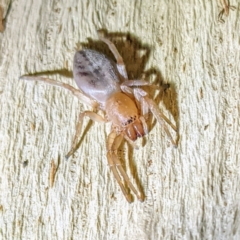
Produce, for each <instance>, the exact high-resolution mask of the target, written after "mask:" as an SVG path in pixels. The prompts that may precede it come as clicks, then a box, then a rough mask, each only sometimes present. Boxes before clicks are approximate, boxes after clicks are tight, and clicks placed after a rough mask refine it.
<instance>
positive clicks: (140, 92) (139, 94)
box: [134, 88, 177, 147]
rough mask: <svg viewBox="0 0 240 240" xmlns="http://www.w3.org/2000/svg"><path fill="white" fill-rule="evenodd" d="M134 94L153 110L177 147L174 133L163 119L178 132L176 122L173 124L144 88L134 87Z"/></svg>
mask: <svg viewBox="0 0 240 240" xmlns="http://www.w3.org/2000/svg"><path fill="white" fill-rule="evenodd" d="M134 95H135V96H136V98H137V99H141V101H142V102H143V103H145V104H146V106H147V107H148V109H149V110H150V111H151V112H152V114H153V115H154V117H155V118H156V119H157V121H158V122H159V123H160V124H161V125H162V126H163V128H164V130H165V132H166V134H167V135H168V137H169V139H170V141H171V143H172V144H173V146H174V147H177V144H176V142H175V141H174V140H173V138H172V135H171V133H170V132H169V130H168V128H167V126H166V124H165V123H164V121H163V120H165V121H166V122H167V123H168V124H169V125H170V126H171V127H172V129H173V130H174V131H176V132H177V128H176V126H174V124H172V123H171V121H170V120H169V119H168V118H167V117H166V116H165V115H164V114H163V113H162V112H161V111H160V110H159V108H158V106H157V104H156V103H155V102H154V101H153V100H152V99H151V98H149V97H148V95H147V93H146V92H145V91H144V90H142V89H140V88H137V89H134Z"/></svg>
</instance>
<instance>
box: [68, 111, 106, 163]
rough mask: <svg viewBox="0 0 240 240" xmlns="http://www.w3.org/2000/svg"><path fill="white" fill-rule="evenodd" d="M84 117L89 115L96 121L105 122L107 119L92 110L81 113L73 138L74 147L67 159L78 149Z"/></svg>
mask: <svg viewBox="0 0 240 240" xmlns="http://www.w3.org/2000/svg"><path fill="white" fill-rule="evenodd" d="M84 117H89V118H90V119H91V120H93V121H95V122H101V123H105V122H106V120H105V119H104V118H103V117H102V116H100V115H98V114H97V113H95V112H91V111H85V112H83V113H80V114H79V119H78V123H77V127H76V133H75V136H74V139H73V143H72V147H71V150H70V151H69V152H68V154H67V155H66V156H65V158H66V159H68V158H69V157H70V156H71V155H72V154H73V153H74V151H75V150H76V147H77V144H78V138H79V136H80V133H81V129H82V123H83V118H84Z"/></svg>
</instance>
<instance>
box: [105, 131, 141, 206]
mask: <svg viewBox="0 0 240 240" xmlns="http://www.w3.org/2000/svg"><path fill="white" fill-rule="evenodd" d="M122 140H123V136H122V135H121V134H120V135H118V136H117V134H116V132H115V131H112V132H111V133H110V134H109V136H108V140H107V151H108V153H107V159H108V164H109V166H110V168H111V170H112V172H113V174H114V177H115V178H116V180H117V182H118V184H119V186H120V188H121V190H122V192H123V194H124V196H125V198H126V199H127V201H128V202H129V203H131V202H132V199H131V195H130V194H129V193H128V192H127V190H126V188H125V187H124V185H123V182H122V179H121V177H120V175H119V173H120V174H121V176H122V178H123V180H124V181H125V182H126V183H127V185H128V187H129V188H130V189H131V190H132V191H133V192H134V194H135V195H136V196H137V198H138V200H140V201H141V202H143V201H144V196H142V194H139V193H138V191H137V190H136V188H135V187H134V186H133V184H132V182H131V181H130V179H129V177H128V175H127V173H126V171H125V170H124V169H123V167H122V164H121V162H120V161H119V159H118V157H117V150H118V148H119V146H120V144H121V142H122Z"/></svg>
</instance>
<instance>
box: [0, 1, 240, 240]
mask: <svg viewBox="0 0 240 240" xmlns="http://www.w3.org/2000/svg"><path fill="white" fill-rule="evenodd" d="M9 2H10V1H6V0H2V1H1V4H2V6H3V9H4V14H3V15H4V17H5V16H6V14H7V17H6V26H5V31H4V32H3V33H0V47H1V55H0V92H1V94H0V104H1V108H0V111H1V117H0V173H1V174H0V188H1V192H0V239H31V240H33V239H88V240H90V239H109V240H114V239H124V240H125V239H126V240H128V239H131V240H133V239H138V240H140V239H144V240H145V239H151V240H152V239H154V240H155V239H240V230H239V225H240V220H239V217H240V216H239V214H240V213H239V210H240V209H239V208H240V191H239V186H240V181H239V171H240V159H239V146H240V134H239V133H240V131H239V127H240V124H239V111H240V106H239V97H240V83H239V82H240V80H239V73H240V62H239V59H240V46H239V42H240V36H239V35H240V21H239V3H238V2H237V1H232V2H231V4H232V5H234V6H235V7H236V9H235V11H232V10H230V13H229V16H228V17H226V16H223V19H224V20H225V23H219V22H218V13H219V12H220V10H221V6H220V1H196V0H181V1H175V0H174V1H173V0H172V1H168V0H165V1H162V0H161V1H159V0H155V1H150V0H143V1H137V0H136V1H128V0H123V1H115V0H113V1H110V0H106V1H98V0H96V1H90V0H89V1H75V0H68V1H66V0H59V1H48V0H43V1H37V0H28V1H26V0H15V1H12V3H11V7H10V9H9V10H8V8H9V4H10V3H9ZM96 29H105V30H107V31H108V33H109V36H110V37H111V39H113V40H115V42H116V45H117V47H118V48H119V49H120V52H121V53H122V55H123V58H124V60H125V62H126V64H127V69H128V72H129V76H130V77H131V78H138V77H141V74H142V73H143V71H146V72H147V74H146V77H147V79H148V80H149V81H155V82H158V81H159V82H160V81H161V80H163V81H164V82H168V83H170V84H171V88H170V89H169V90H168V91H167V92H166V94H165V95H164V98H163V103H161V104H159V106H160V108H161V109H163V111H164V113H165V114H166V115H167V116H169V117H170V118H171V120H172V121H173V122H177V125H178V127H179V134H180V139H179V146H178V148H177V149H174V148H172V146H171V144H170V142H169V140H168V139H167V137H166V134H165V133H164V132H163V130H162V129H161V127H160V125H159V124H155V123H154V125H153V128H152V130H151V132H150V134H149V135H148V136H147V137H146V138H144V140H143V143H145V144H144V146H143V147H140V149H139V150H137V151H136V150H134V151H133V150H132V149H131V148H130V147H129V146H128V145H127V144H124V145H123V146H122V147H121V150H122V151H120V154H119V155H120V156H121V157H122V160H123V161H124V162H125V163H126V168H127V169H130V171H129V174H130V176H131V179H133V182H134V184H136V183H137V184H138V186H140V187H142V189H143V191H144V193H145V195H146V200H145V202H144V203H140V202H138V201H137V200H136V199H135V201H134V202H133V203H132V204H128V203H127V202H126V200H125V198H124V196H123V195H122V193H121V191H120V189H119V186H118V185H117V183H116V181H115V179H114V178H113V175H112V173H111V172H110V169H109V168H108V166H107V159H106V148H105V141H106V137H107V133H108V132H109V130H110V128H109V125H102V124H92V125H91V128H89V126H90V125H88V124H87V121H86V122H85V123H84V126H87V129H88V131H86V132H85V134H84V137H83V140H82V142H81V143H82V144H81V146H80V148H79V149H78V150H77V152H76V153H75V155H74V157H73V158H71V159H69V160H68V161H65V159H64V155H65V154H66V153H67V151H68V150H69V148H70V146H71V142H72V138H73V136H74V131H75V124H76V122H77V116H78V113H79V112H80V111H82V110H84V109H86V106H84V105H82V104H81V103H79V102H78V100H77V99H76V98H75V97H73V96H72V95H70V94H69V92H67V91H65V90H62V89H59V88H54V87H52V86H49V85H44V84H42V83H35V82H23V81H19V80H18V79H19V77H20V76H21V75H23V74H30V73H42V72H46V71H49V73H51V78H53V79H57V80H59V81H62V82H67V83H71V84H73V85H74V86H76V85H75V83H74V82H73V80H72V79H71V69H72V59H73V55H74V52H75V49H76V48H78V47H79V46H81V45H84V43H85V45H86V46H90V47H92V48H95V49H101V50H102V51H106V52H108V51H107V47H106V46H105V45H104V44H102V43H100V42H99V41H98V40H97V34H96ZM141 57H142V58H141ZM156 100H158V97H157V98H156ZM138 144H139V145H141V141H139V143H138ZM52 160H53V161H54V162H55V164H56V165H57V172H56V176H55V181H54V185H53V187H52V188H51V187H50V182H49V174H50V172H51V162H52Z"/></svg>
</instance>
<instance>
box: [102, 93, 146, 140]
mask: <svg viewBox="0 0 240 240" xmlns="http://www.w3.org/2000/svg"><path fill="white" fill-rule="evenodd" d="M105 109H106V114H107V118H108V119H109V121H111V122H112V123H113V126H114V127H115V128H116V129H117V130H118V131H119V132H121V131H124V132H125V133H126V134H127V136H128V137H129V138H130V139H131V140H133V141H134V140H136V139H137V138H138V137H142V136H144V135H145V133H144V130H143V126H142V123H141V121H140V119H139V113H138V109H137V106H136V104H135V102H134V100H132V99H131V98H130V97H128V96H127V95H126V94H125V93H122V92H118V93H115V94H113V95H112V96H111V97H110V98H109V99H108V100H107V101H106V105H105Z"/></svg>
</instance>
